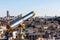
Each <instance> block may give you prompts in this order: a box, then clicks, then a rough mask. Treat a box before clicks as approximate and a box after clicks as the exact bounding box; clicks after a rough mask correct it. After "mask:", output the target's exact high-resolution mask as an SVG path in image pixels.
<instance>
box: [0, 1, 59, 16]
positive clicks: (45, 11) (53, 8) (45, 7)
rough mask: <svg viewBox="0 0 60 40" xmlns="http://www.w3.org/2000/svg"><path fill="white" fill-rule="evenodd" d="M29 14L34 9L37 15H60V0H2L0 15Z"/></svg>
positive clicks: (0, 2)
mask: <svg viewBox="0 0 60 40" xmlns="http://www.w3.org/2000/svg"><path fill="white" fill-rule="evenodd" d="M7 10H9V12H10V15H15V16H17V15H19V14H21V13H22V14H27V13H29V12H30V11H34V12H35V13H36V16H45V15H47V16H55V15H57V16H60V0H0V16H6V11H7Z"/></svg>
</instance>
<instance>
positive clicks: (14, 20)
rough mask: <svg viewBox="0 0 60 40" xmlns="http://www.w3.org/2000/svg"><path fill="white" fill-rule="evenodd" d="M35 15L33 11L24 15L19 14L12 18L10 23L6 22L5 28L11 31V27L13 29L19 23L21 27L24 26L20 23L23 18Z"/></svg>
mask: <svg viewBox="0 0 60 40" xmlns="http://www.w3.org/2000/svg"><path fill="white" fill-rule="evenodd" d="M34 15H35V13H34V11H32V12H30V13H28V14H26V15H24V16H21V15H18V16H17V17H16V18H15V19H13V20H12V21H11V22H10V23H8V24H7V25H6V28H7V30H8V31H9V32H10V31H12V30H13V29H15V28H16V27H17V26H18V25H19V24H21V25H22V28H25V27H24V26H25V25H24V24H22V23H23V22H24V21H25V20H27V19H29V18H32V17H33V16H34Z"/></svg>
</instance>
